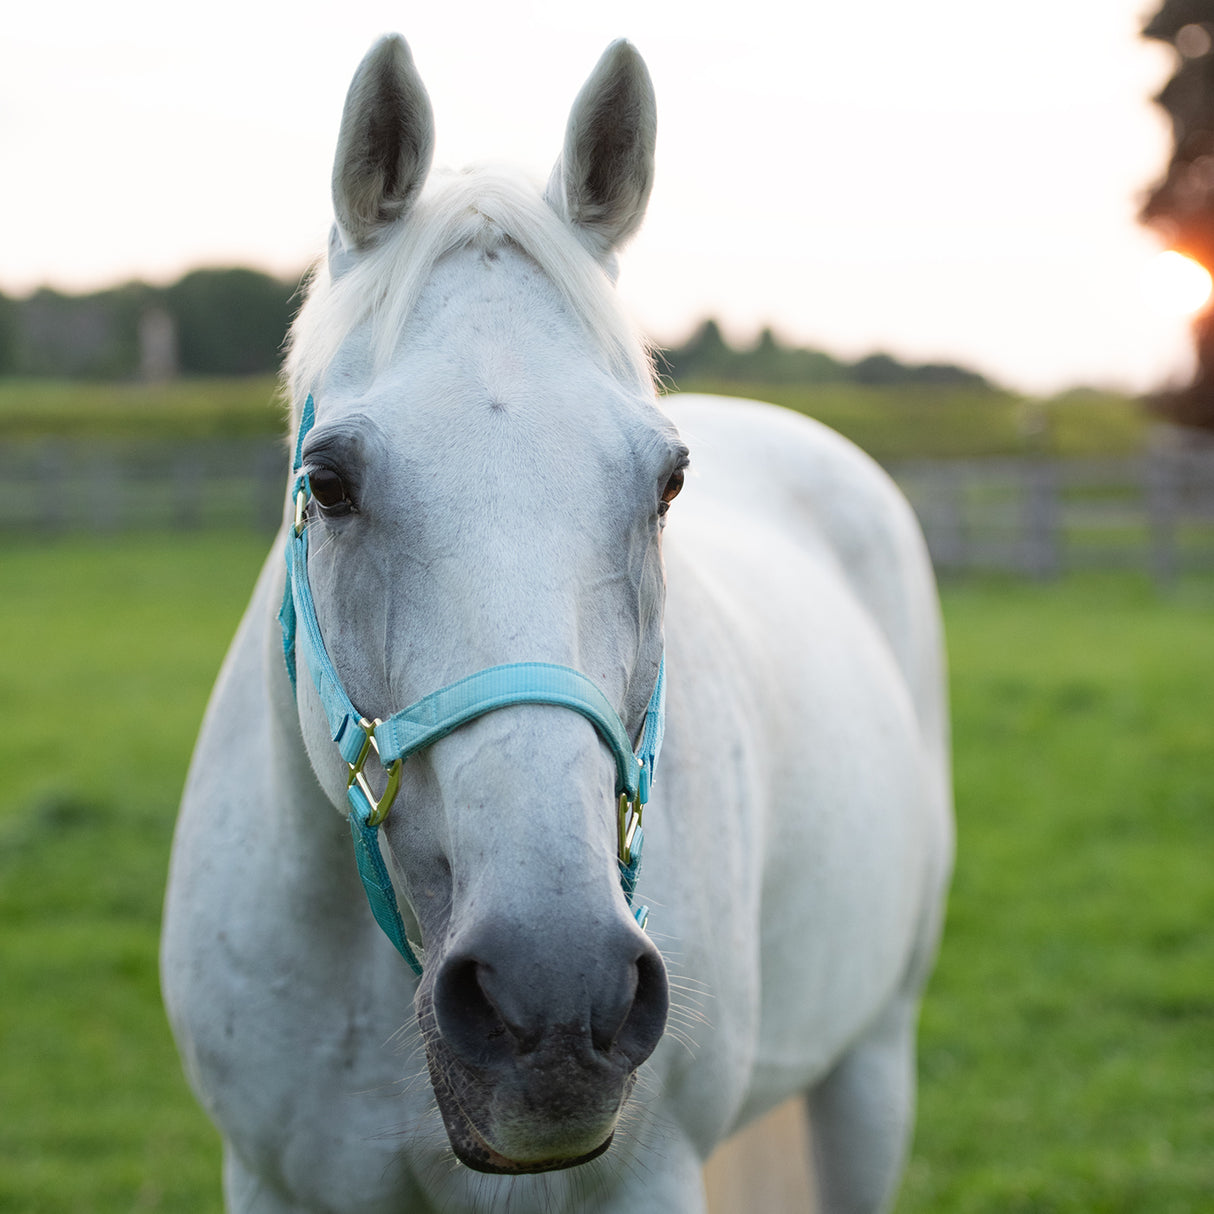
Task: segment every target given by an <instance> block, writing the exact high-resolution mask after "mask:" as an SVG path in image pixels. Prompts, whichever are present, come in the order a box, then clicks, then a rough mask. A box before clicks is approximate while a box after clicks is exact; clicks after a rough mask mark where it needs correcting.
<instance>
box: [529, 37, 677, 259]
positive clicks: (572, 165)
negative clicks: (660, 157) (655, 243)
mask: <svg viewBox="0 0 1214 1214" xmlns="http://www.w3.org/2000/svg"><path fill="white" fill-rule="evenodd" d="M657 126H658V119H657V106H656V105H655V103H654V98H653V83H652V81H651V80H650V79H649V72H648V70H647V69H646V67H645V62H644V60H643V59H642V58H641V56H640V55H639V54H637V51H636V48H635V47H633V46H632V45H631V44H630V43H628V42H624V41H620V42H613V43H612V44H611V46H609V47H608V48H607V50H606V52H605V53H604V54H603V57H602V58H601V59H600V60H599V62H598V65H597V66H596V67H595V69H594V71H593V72H592V73H591V75H590V79H589V80H587V81H586V83H585V84H584V85H583V86H582V91H581V92H580V93H579V94H578V95H577V100H576V101H575V102H574V103H573V111H572V113H570V115H569V126H568V127H567V128H566V131H565V146H564V149H563V150H562V152H561V158H560V159H559V160H558V161H557V162H556V167H555V168H554V169H553V170H552V177H551V178H550V180H549V182H548V189H547V192H546V194H545V197H546V198H547V200H548V203H549V205H550V206H551V207H552V208H553V209H554V210H555V211H556V212H557V214H558V215H560V216H561V217H562V218H563V219H564V220H565V221H566V222H567V223H569V224H570V225H571V226H572V228H573V230H574V231H575V232H576V233H577V235H578V237H579V239H580V240H581V241H582V243H583V244H584V245H585V246H586V247H587V248H588V249H589V250H590V251H591V252H592V253H593V254H594V255H595V256H596V257H598V258H599V259H600V260H603V261H607V260H608V259H609V258H610V255H611V254H612V253H613V252H614V251H615V250H616V249H617V248H619V246H620V245H621V244H623V243H624V241H626V240H628V238H629V237H631V236H632V235H634V234H635V232H636V231H637V229H638V228H639V227H640V226H641V220H642V219H644V217H645V206H646V204H647V203H648V202H649V192H650V190H651V189H652V188H653V153H654V145H655V143H656V141H657Z"/></svg>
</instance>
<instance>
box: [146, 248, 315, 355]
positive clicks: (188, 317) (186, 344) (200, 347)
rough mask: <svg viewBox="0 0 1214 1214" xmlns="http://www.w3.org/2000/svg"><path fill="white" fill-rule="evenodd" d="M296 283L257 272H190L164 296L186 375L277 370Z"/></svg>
mask: <svg viewBox="0 0 1214 1214" xmlns="http://www.w3.org/2000/svg"><path fill="white" fill-rule="evenodd" d="M294 294H295V286H294V284H289V285H288V284H286V283H282V282H279V281H278V279H276V278H271V277H270V276H269V275H267V274H262V273H259V272H258V271H257V270H246V269H239V268H237V269H222V270H194V271H193V272H192V273H190V274H187V275H186V276H185V277H184V278H182V279H181V280H180V281H179V282H176V283H174V284H173V285H172V286H171V287H169V288H168V290H167V291H166V292H165V303H166V305H167V307H168V311H169V314H170V315H171V316H172V318H173V322H174V324H175V326H176V329H177V344H178V357H179V359H180V365H181V370H182V371H183V372H185V373H186V374H187V375H256V374H259V373H264V372H273V371H277V370H278V361H279V350H280V348H281V346H282V343H283V340H284V338H285V337H286V334H287V326H288V325H289V324H290V323H291V299H292V296H293V295H294Z"/></svg>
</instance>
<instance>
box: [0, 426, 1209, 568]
mask: <svg viewBox="0 0 1214 1214" xmlns="http://www.w3.org/2000/svg"><path fill="white" fill-rule="evenodd" d="M286 459H287V456H286V451H285V448H284V447H283V445H282V444H281V443H280V442H277V441H275V440H268V439H260V440H257V439H222V440H220V439H216V440H205V441H197V442H189V443H186V442H181V441H174V442H130V441H127V442H123V441H117V440H89V441H83V440H78V439H67V438H46V439H39V440H30V441H22V442H19V443H4V444H0V485H2V486H3V490H4V493H3V497H4V507H3V510H0V536H10V537H11V536H15V535H18V534H25V535H31V534H33V535H39V534H46V533H58V532H81V531H86V532H87V531H93V532H98V533H105V532H121V531H132V530H167V529H186V528H201V527H234V526H235V527H247V528H252V529H259V530H264V531H267V532H269V531H272V530H273V529H274V528H275V527H276V526H277V525H278V522H279V519H280V518H281V515H282V509H283V499H284V489H285V481H286ZM890 471H891V473H892V474H893V476H894V478H895V479H896V480H897V481H898V483H899V484H900V485H901V487H902V489H903V491H904V492H905V493H906V494H907V496H908V497H909V498H910V501H911V503H912V505H913V506H914V507H915V510H916V512H917V513H918V515H919V519H920V521H921V522H922V524H923V529H924V532H925V534H926V535H927V540H928V546H929V548H930V549H931V552H932V557H933V559H934V561H935V563H936V567H937V569H938V570H939V571H940V572H941V573H942V574H945V575H948V574H963V573H968V572H972V571H990V572H1008V573H1015V574H1022V575H1028V576H1031V577H1037V578H1050V577H1055V576H1058V575H1060V574H1062V573H1065V572H1067V571H1069V570H1073V569H1084V568H1093V567H1112V568H1133V569H1139V570H1143V571H1146V572H1149V573H1150V574H1152V575H1153V576H1154V577H1156V578H1157V579H1159V580H1160V581H1164V582H1166V581H1170V580H1172V579H1173V578H1175V577H1176V576H1178V575H1179V574H1180V573H1183V572H1186V571H1190V570H1201V569H1205V570H1210V569H1214V443H1212V444H1210V445H1208V446H1204V447H1199V446H1194V445H1192V444H1189V445H1185V446H1181V445H1176V444H1174V445H1167V444H1163V443H1160V444H1157V445H1156V446H1155V448H1154V449H1152V450H1151V451H1149V452H1147V453H1144V454H1142V455H1138V456H1135V457H1133V458H1127V459H1116V460H1088V459H1082V460H1078V459H1077V460H1059V459H1048V458H1030V457H1025V458H1016V459H980V460H931V461H919V462H907V463H901V464H897V465H895V466H893V467H891V469H890Z"/></svg>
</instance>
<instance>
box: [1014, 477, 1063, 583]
mask: <svg viewBox="0 0 1214 1214" xmlns="http://www.w3.org/2000/svg"><path fill="white" fill-rule="evenodd" d="M1022 467H1023V471H1024V479H1023V481H1022V484H1023V492H1024V498H1023V501H1024V512H1023V522H1024V540H1023V548H1022V552H1023V560H1024V569H1025V572H1026V573H1028V574H1029V575H1030V576H1032V577H1035V578H1043V579H1045V578H1054V577H1057V576H1058V574H1059V573H1060V572H1061V569H1062V552H1061V544H1060V542H1059V540H1060V533H1061V527H1060V526H1059V513H1060V512H1059V503H1058V469H1057V468H1056V467H1055V465H1054V463H1053V461H1051V460H1046V459H1034V460H1030V461H1028V462H1027V463H1025V464H1023V465H1022Z"/></svg>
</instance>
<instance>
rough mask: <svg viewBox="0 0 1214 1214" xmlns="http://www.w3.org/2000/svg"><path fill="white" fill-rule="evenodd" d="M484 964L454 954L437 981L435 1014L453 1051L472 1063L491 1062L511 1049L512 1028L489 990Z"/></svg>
mask: <svg viewBox="0 0 1214 1214" xmlns="http://www.w3.org/2000/svg"><path fill="white" fill-rule="evenodd" d="M482 973H483V970H482V964H481V962H479V961H477V960H476V959H475V958H474V957H463V958H451V959H450V960H448V961H447V962H446V963H445V964H444V965H443V967H442V969H441V971H440V972H439V974H438V977H437V978H436V980H435V983H434V1018H435V1020H436V1022H437V1023H438V1031H439V1032H440V1033H441V1034H442V1036H443V1039H444V1040H445V1041H446V1042H447V1045H448V1046H449V1047H450V1048H451V1050H452V1052H453V1053H454V1054H455V1055H456V1056H457V1057H458V1058H459V1059H460V1060H461V1061H462V1062H464V1063H465V1064H467V1065H468V1066H487V1065H489V1064H490V1063H492V1062H493V1061H494V1060H495V1059H498V1058H500V1057H501V1056H502V1054H503V1053H505V1052H509V1049H510V1047H511V1045H512V1044H513V1043H512V1041H511V1032H510V1030H509V1028H507V1026H506V1023H505V1021H504V1020H503V1019H502V1017H501V1015H500V1014H499V1013H498V1010H497V1008H496V1007H495V1006H494V1003H493V1000H492V999H490V997H489V996H488V994H486V992H485V988H484V986H483V984H482Z"/></svg>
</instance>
